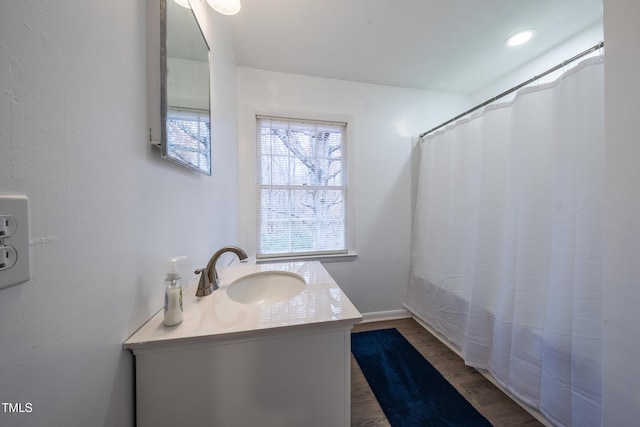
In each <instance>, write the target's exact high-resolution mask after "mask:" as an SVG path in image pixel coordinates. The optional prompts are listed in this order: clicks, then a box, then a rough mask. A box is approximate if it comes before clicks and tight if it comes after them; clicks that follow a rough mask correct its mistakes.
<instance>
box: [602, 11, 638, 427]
mask: <svg viewBox="0 0 640 427" xmlns="http://www.w3.org/2000/svg"><path fill="white" fill-rule="evenodd" d="M638 16H640V3H639V2H637V1H636V0H606V1H605V2H604V35H605V43H606V46H605V50H606V60H605V127H606V134H605V137H606V144H607V145H606V153H605V159H606V160H605V161H606V187H605V188H606V190H605V191H606V193H605V216H604V218H605V230H604V232H605V234H604V304H603V310H602V311H603V317H604V319H603V321H604V323H603V338H604V339H603V344H604V345H603V351H604V352H603V423H602V425H603V426H632V425H637V424H638V419H640V388H639V387H638V384H639V383H640V369H638V360H640V340H638V324H639V323H640V316H639V315H638V313H639V311H638V306H639V304H640V287H639V286H638V283H639V281H640V215H639V212H640V192H639V191H638V182H640V168H639V167H638V159H640V143H639V141H638V117H639V116H640V103H639V102H638V99H639V98H640V83H638V75H640V57H638V55H637V52H638V46H639V45H640V25H639V24H638Z"/></svg>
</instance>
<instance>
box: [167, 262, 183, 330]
mask: <svg viewBox="0 0 640 427" xmlns="http://www.w3.org/2000/svg"><path fill="white" fill-rule="evenodd" d="M185 258H186V256H178V257H174V258H171V259H169V262H170V263H171V271H169V272H168V273H167V276H166V278H165V280H164V284H165V290H164V324H165V326H175V325H179V324H180V323H181V322H182V282H181V279H182V276H181V275H180V273H179V272H178V269H177V263H178V261H180V260H183V259H185Z"/></svg>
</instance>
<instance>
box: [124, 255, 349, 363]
mask: <svg viewBox="0 0 640 427" xmlns="http://www.w3.org/2000/svg"><path fill="white" fill-rule="evenodd" d="M264 271H283V272H291V273H296V274H298V275H300V276H302V277H303V278H304V280H305V282H306V286H305V288H304V289H303V290H302V291H301V292H300V293H299V294H297V295H296V296H294V297H292V298H291V299H289V300H287V301H281V302H275V303H270V304H269V303H262V304H256V305H251V304H241V303H238V302H236V301H234V300H232V299H231V298H229V296H228V295H227V287H228V286H229V285H230V284H231V283H233V282H234V281H236V280H238V279H240V278H242V277H245V276H247V275H250V274H254V273H259V272H264ZM218 274H219V276H220V288H219V289H217V290H216V291H214V292H213V293H212V294H211V295H209V296H206V297H196V296H195V291H196V286H195V285H194V286H190V287H188V288H185V289H183V291H182V295H183V307H184V320H183V321H182V323H181V324H179V325H177V326H171V327H167V326H164V324H163V319H164V313H163V311H162V310H160V312H158V313H157V314H156V315H154V316H153V317H152V318H151V319H150V320H149V321H148V322H147V323H145V324H144V325H143V326H142V327H141V328H140V329H138V330H137V331H136V332H135V333H134V334H133V335H132V336H131V337H130V338H129V339H128V340H127V341H126V342H125V343H124V346H125V348H128V349H131V350H132V351H134V352H136V351H138V350H140V351H144V350H151V349H154V348H162V347H167V346H168V345H173V344H178V343H180V344H200V343H212V342H224V341H229V340H238V339H255V338H257V337H263V336H265V335H268V334H273V333H283V332H287V333H291V332H296V330H300V331H303V330H308V329H309V328H329V327H332V326H342V327H344V325H353V324H355V323H359V322H360V321H361V320H362V315H361V314H360V312H359V311H358V310H357V309H356V308H355V307H354V305H353V304H352V303H351V301H350V300H349V298H347V296H346V295H345V294H344V292H343V291H342V290H341V289H340V287H339V286H338V284H337V283H336V282H335V281H334V280H333V278H332V277H331V275H330V274H329V273H328V272H327V270H326V269H325V268H324V267H323V266H322V264H320V262H317V261H314V262H287V263H277V264H255V263H239V264H234V265H232V266H229V267H227V268H224V269H219V270H218ZM285 328H286V329H285Z"/></svg>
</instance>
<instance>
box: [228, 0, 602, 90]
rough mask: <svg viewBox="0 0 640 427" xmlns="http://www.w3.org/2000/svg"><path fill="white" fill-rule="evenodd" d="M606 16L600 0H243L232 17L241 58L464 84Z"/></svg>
mask: <svg viewBox="0 0 640 427" xmlns="http://www.w3.org/2000/svg"><path fill="white" fill-rule="evenodd" d="M601 20H602V0H482V1H481V0H242V10H241V11H240V13H239V14H237V15H235V16H232V17H230V21H231V25H232V28H233V37H234V44H235V50H236V55H237V60H238V65H239V66H246V67H252V68H260V69H266V70H274V71H282V72H288V73H296V74H303V75H310V76H318V77H326V78H335V79H342V80H351V81H358V82H366V83H375V84H384V85H391V86H400V87H408V88H418V89H428V90H441V91H449V92H459V93H465V94H472V93H474V92H475V91H477V90H479V89H481V88H482V87H484V86H485V85H487V84H488V83H490V82H492V81H493V80H495V79H496V78H498V77H500V76H502V75H504V74H505V73H508V72H509V71H512V70H514V69H516V68H518V67H520V66H522V65H524V64H526V63H527V62H529V61H531V60H533V59H535V58H536V57H538V56H539V55H541V54H542V53H544V52H546V51H548V50H549V49H551V48H553V47H554V46H556V45H558V44H559V43H561V42H563V41H565V40H567V39H569V38H571V37H572V36H574V35H575V34H578V33H580V32H581V31H583V30H584V29H586V28H588V27H590V26H592V25H594V24H596V23H598V22H601ZM527 28H534V29H535V30H536V32H537V34H536V36H535V38H534V39H533V40H532V41H531V42H530V43H528V44H527V45H524V46H520V47H518V48H515V49H513V48H512V49H507V48H506V47H505V45H504V41H505V39H506V38H507V37H508V36H509V35H511V34H513V33H515V32H517V31H519V30H522V29H527ZM576 53H578V52H576Z"/></svg>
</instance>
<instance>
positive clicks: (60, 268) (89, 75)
mask: <svg viewBox="0 0 640 427" xmlns="http://www.w3.org/2000/svg"><path fill="white" fill-rule="evenodd" d="M211 15H212V16H209V17H208V20H209V21H210V22H209V25H208V26H207V28H208V37H210V38H211V40H213V43H212V44H213V46H214V48H216V49H217V50H216V53H217V54H216V61H217V62H216V66H215V68H214V70H213V76H214V79H215V81H214V84H213V88H212V91H213V92H214V95H215V101H214V105H213V107H214V108H213V110H214V121H215V122H216V126H215V131H214V136H213V142H214V152H213V163H214V164H213V167H214V176H213V177H211V178H209V177H206V176H204V175H200V174H197V173H194V172H190V171H187V170H186V169H183V168H180V167H178V166H175V165H173V164H172V163H170V162H168V161H166V160H162V159H161V158H160V156H159V154H158V152H157V151H155V149H152V148H151V147H150V146H149V144H148V143H147V139H148V135H147V113H146V109H147V104H146V98H147V93H146V74H147V70H146V60H145V57H146V55H145V51H146V47H145V25H146V24H145V22H146V19H145V16H146V13H145V2H143V1H131V0H115V1H110V2H104V1H95V0H91V1H89V0H87V1H82V2H68V1H63V0H52V1H47V2H42V1H36V0H24V1H3V2H1V3H0V40H2V43H1V45H0V87H1V88H2V89H1V90H0V193H2V194H26V195H27V196H29V200H30V205H29V208H30V239H31V244H30V249H31V280H30V281H29V282H27V283H25V284H22V285H18V286H14V287H11V288H8V289H4V290H0V402H21V403H26V402H30V403H32V408H33V410H32V412H31V413H23V414H9V413H4V412H3V411H2V408H0V425H3V426H5V425H11V426H35V425H47V426H132V425H133V421H134V408H133V357H132V356H131V354H130V353H129V352H128V351H125V350H123V349H122V343H123V342H124V340H125V339H126V338H127V337H128V336H129V335H130V334H131V333H132V332H134V331H135V330H136V329H137V328H138V327H139V326H141V324H142V323H143V322H144V321H146V320H147V319H148V318H149V317H150V316H151V314H152V313H154V312H156V311H157V310H159V309H160V307H161V306H162V301H163V283H162V281H163V276H164V270H165V269H166V266H165V263H164V259H165V258H167V257H169V256H172V255H187V256H189V257H190V259H189V260H188V262H186V263H185V265H184V266H183V269H182V270H183V272H184V273H190V272H192V271H193V269H194V267H196V266H201V265H204V263H205V262H206V261H207V258H208V256H209V255H210V254H211V253H212V252H213V251H214V250H215V249H216V248H218V247H219V246H222V245H223V244H227V243H235V239H236V224H237V221H236V206H237V197H236V194H237V186H236V184H235V177H236V176H237V170H236V163H237V148H236V143H235V141H236V140H237V135H236V96H235V95H236V94H235V55H234V53H233V50H232V48H231V47H230V46H231V42H230V40H229V38H228V35H229V31H228V27H227V22H226V21H225V18H222V17H221V16H219V17H218V16H217V15H215V14H213V12H211ZM228 177H233V178H232V179H229V178H228ZM186 188H188V189H190V191H185V189H186ZM185 276H186V277H187V279H188V280H191V279H192V275H191V274H185Z"/></svg>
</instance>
